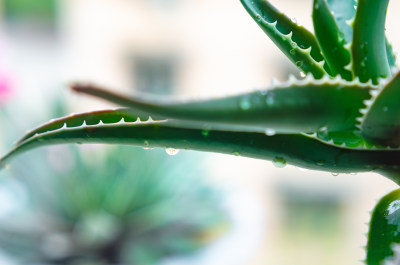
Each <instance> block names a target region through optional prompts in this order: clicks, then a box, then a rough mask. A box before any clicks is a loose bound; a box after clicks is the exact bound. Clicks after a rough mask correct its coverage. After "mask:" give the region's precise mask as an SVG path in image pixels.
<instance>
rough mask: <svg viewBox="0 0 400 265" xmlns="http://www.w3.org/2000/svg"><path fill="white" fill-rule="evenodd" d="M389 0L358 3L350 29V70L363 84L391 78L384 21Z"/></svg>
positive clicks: (365, 0)
mask: <svg viewBox="0 0 400 265" xmlns="http://www.w3.org/2000/svg"><path fill="white" fill-rule="evenodd" d="M388 4H389V0H359V1H358V6H357V13H356V18H355V21H354V26H353V29H354V31H353V43H352V53H353V68H354V72H355V74H356V76H358V77H359V78H360V80H361V81H362V82H367V81H368V80H370V79H372V81H373V82H374V83H377V82H378V79H379V78H386V77H388V76H390V68H389V62H388V59H387V53H386V37H385V20H386V11H387V6H388Z"/></svg>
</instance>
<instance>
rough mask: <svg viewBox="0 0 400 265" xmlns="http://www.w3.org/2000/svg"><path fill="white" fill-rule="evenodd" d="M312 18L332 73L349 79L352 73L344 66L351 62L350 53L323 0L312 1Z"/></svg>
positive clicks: (351, 77) (316, 34)
mask: <svg viewBox="0 0 400 265" xmlns="http://www.w3.org/2000/svg"><path fill="white" fill-rule="evenodd" d="M312 18H313V24H314V32H315V36H316V38H317V40H318V44H319V47H320V48H321V51H322V53H323V55H324V57H325V60H326V62H327V63H328V65H329V68H330V69H331V71H332V74H333V75H336V74H340V76H341V77H342V78H343V79H345V80H348V81H351V80H352V79H353V73H352V72H351V71H350V70H348V69H346V68H345V67H346V66H347V65H349V64H350V62H351V53H350V51H349V50H348V49H346V48H345V47H346V40H345V38H344V34H343V33H342V32H341V30H340V28H339V27H338V25H337V23H336V20H335V17H334V16H333V15H332V13H331V10H330V9H329V7H328V4H327V3H326V1H325V0H315V1H314V5H313V14H312Z"/></svg>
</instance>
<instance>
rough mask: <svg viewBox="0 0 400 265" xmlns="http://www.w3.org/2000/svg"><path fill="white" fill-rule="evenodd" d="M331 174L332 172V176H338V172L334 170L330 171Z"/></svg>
mask: <svg viewBox="0 0 400 265" xmlns="http://www.w3.org/2000/svg"><path fill="white" fill-rule="evenodd" d="M331 174H332V176H334V177H337V176H339V173H336V172H332V173H331Z"/></svg>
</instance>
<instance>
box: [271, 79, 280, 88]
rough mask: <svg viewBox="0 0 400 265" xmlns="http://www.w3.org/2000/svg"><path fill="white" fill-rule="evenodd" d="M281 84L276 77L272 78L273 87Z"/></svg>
mask: <svg viewBox="0 0 400 265" xmlns="http://www.w3.org/2000/svg"><path fill="white" fill-rule="evenodd" d="M278 86H279V81H278V80H277V79H276V78H272V80H271V87H272V88H274V87H278Z"/></svg>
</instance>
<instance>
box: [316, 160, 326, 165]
mask: <svg viewBox="0 0 400 265" xmlns="http://www.w3.org/2000/svg"><path fill="white" fill-rule="evenodd" d="M323 165H325V161H324V160H319V161H317V166H323Z"/></svg>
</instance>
